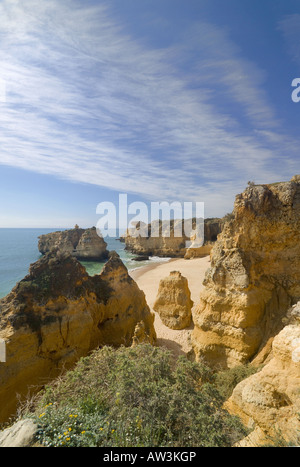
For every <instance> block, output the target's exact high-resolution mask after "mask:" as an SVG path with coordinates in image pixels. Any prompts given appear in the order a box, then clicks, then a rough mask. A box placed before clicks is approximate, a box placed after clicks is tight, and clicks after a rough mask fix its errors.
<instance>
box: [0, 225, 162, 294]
mask: <svg viewBox="0 0 300 467" xmlns="http://www.w3.org/2000/svg"><path fill="white" fill-rule="evenodd" d="M57 230H58V229H0V298H2V297H4V296H5V295H7V294H8V293H9V292H10V291H11V289H12V288H13V287H14V286H15V285H16V283H17V282H18V281H20V280H21V279H23V277H25V276H26V274H28V269H29V266H30V264H31V263H34V262H35V261H37V260H38V259H39V258H40V257H41V254H40V252H39V250H38V237H39V235H43V234H47V233H50V232H55V231H57ZM105 241H106V243H107V249H108V250H109V251H112V250H115V251H116V252H117V253H118V254H119V256H120V258H121V259H122V261H123V263H124V264H125V266H126V267H127V269H128V270H129V271H131V270H134V269H137V268H140V267H143V266H145V265H146V264H149V263H153V262H163V261H166V260H168V258H157V257H153V258H151V259H150V260H149V261H134V260H133V258H134V256H135V255H133V254H131V253H129V252H127V251H125V249H124V248H125V244H124V243H121V242H120V241H119V240H117V239H116V238H111V237H107V238H105ZM82 264H83V265H84V266H85V268H86V270H87V272H88V273H89V274H90V275H94V274H98V273H99V272H100V271H101V269H102V268H103V265H104V263H103V262H99V263H94V262H82Z"/></svg>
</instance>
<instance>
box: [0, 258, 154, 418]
mask: <svg viewBox="0 0 300 467" xmlns="http://www.w3.org/2000/svg"><path fill="white" fill-rule="evenodd" d="M141 322H142V323H143V327H144V333H145V335H147V336H148V339H149V341H150V342H151V343H155V340H156V334H155V330H154V327H153V322H154V315H153V313H151V312H150V309H149V307H148V305H147V303H146V300H145V295H144V293H143V292H142V291H141V290H140V289H139V288H138V286H137V284H136V283H135V282H134V280H133V279H132V278H131V277H130V276H129V275H128V271H127V269H126V267H125V266H124V264H123V263H122V261H121V260H120V258H119V257H118V255H117V254H116V253H115V254H111V255H110V259H109V260H108V262H107V263H106V264H105V266H104V268H103V270H102V272H101V274H99V275H96V276H93V277H91V276H89V275H88V274H87V272H86V270H85V268H84V267H83V266H82V265H81V264H80V263H79V262H78V261H77V260H76V259H75V258H73V257H72V256H71V255H70V254H68V253H62V252H61V251H60V250H56V251H52V252H50V253H47V254H46V255H45V256H43V257H42V258H41V259H40V260H39V261H37V262H36V263H34V264H32V265H31V267H30V270H29V274H28V275H27V276H26V277H25V278H24V279H23V280H21V281H20V282H19V283H18V284H17V285H16V286H15V287H14V289H13V290H12V291H11V293H10V294H8V295H7V296H6V297H5V298H3V299H2V300H0V338H2V339H4V340H5V342H6V363H1V364H0V381H1V385H0V401H1V404H0V422H3V421H5V420H6V419H7V417H8V416H9V415H11V414H12V413H14V411H15V409H16V404H17V394H20V395H21V396H22V397H24V396H27V393H28V392H29V391H30V389H31V388H33V387H35V386H36V388H37V389H38V388H39V387H40V386H42V385H43V384H45V383H46V382H47V381H48V380H49V379H51V378H54V377H56V376H57V375H58V374H59V373H60V372H61V371H62V369H67V368H68V367H70V366H71V365H73V364H74V363H75V362H76V361H77V360H78V359H79V357H81V356H84V355H87V354H88V352H89V351H91V350H92V349H95V348H97V347H99V346H102V345H112V346H119V345H131V344H132V340H133V336H134V333H135V329H136V325H137V323H141Z"/></svg>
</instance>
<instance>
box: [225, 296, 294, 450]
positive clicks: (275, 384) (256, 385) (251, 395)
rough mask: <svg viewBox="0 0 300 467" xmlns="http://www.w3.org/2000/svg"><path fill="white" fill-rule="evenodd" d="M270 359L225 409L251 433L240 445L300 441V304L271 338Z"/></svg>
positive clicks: (232, 398) (241, 386)
mask: <svg viewBox="0 0 300 467" xmlns="http://www.w3.org/2000/svg"><path fill="white" fill-rule="evenodd" d="M272 349H273V351H272V359H271V360H270V361H269V363H267V364H266V365H265V366H264V367H263V369H262V370H261V371H259V372H258V373H256V374H254V375H252V376H250V377H249V378H247V379H245V380H244V381H242V382H241V383H239V384H238V385H237V386H236V387H235V389H234V391H233V394H232V396H231V397H230V399H229V400H228V401H227V403H226V408H227V409H228V410H229V411H230V412H231V413H233V414H235V415H238V416H240V417H241V418H242V420H243V421H244V423H245V424H246V425H248V427H249V428H253V427H254V430H253V431H252V432H251V433H250V435H249V436H248V437H247V438H245V439H244V440H243V441H242V442H240V443H239V445H240V446H259V445H262V444H266V443H267V444H273V443H274V442H275V443H276V441H277V442H278V437H279V438H283V439H284V440H285V442H289V443H292V444H294V445H299V437H300V417H299V414H300V394H299V390H300V302H298V304H297V305H295V306H294V307H292V309H291V310H290V316H289V319H288V324H287V325H286V326H285V327H284V328H283V329H282V330H281V331H280V333H279V334H278V335H277V336H276V337H275V338H274V340H273V345H272Z"/></svg>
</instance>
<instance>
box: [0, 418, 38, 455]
mask: <svg viewBox="0 0 300 467" xmlns="http://www.w3.org/2000/svg"><path fill="white" fill-rule="evenodd" d="M37 432H38V426H37V424H36V423H34V421H33V420H31V419H30V418H25V419H24V420H19V421H18V422H16V423H15V424H13V425H12V426H10V427H9V428H6V429H5V430H3V431H2V432H0V448H28V447H32V446H33V445H34V444H35V435H36V434H37Z"/></svg>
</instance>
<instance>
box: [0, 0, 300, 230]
mask: <svg viewBox="0 0 300 467" xmlns="http://www.w3.org/2000/svg"><path fill="white" fill-rule="evenodd" d="M296 77H300V4H299V1H298V0H297V1H293V0H288V1H287V0H260V1H257V0H227V1H226V2H224V0H109V1H108V0H107V1H104V0H103V1H102V0H98V1H96V0H94V1H92V0H85V1H83V0H81V1H80V0H64V1H58V0H43V1H40V0H0V227H64V228H67V227H72V226H73V225H74V224H75V223H78V224H80V225H81V226H83V227H87V226H91V225H96V223H97V220H98V217H99V216H97V214H96V207H97V205H98V203H100V202H103V201H111V202H114V203H116V205H117V202H118V195H119V193H127V194H128V201H129V202H131V201H145V202H147V203H150V202H151V201H168V202H170V203H171V202H173V201H179V202H181V203H183V202H186V201H193V202H197V201H198V202H204V203H205V215H206V217H212V216H223V215H224V214H225V213H227V212H230V211H231V210H232V208H233V203H234V198H235V195H236V194H238V193H240V192H242V191H243V190H244V188H245V187H246V185H247V182H248V181H249V180H251V181H254V182H256V183H272V182H276V181H281V180H289V179H290V178H291V177H292V176H293V175H294V174H296V173H300V168H299V129H298V127H299V116H300V102H299V103H295V102H293V101H292V99H291V94H292V91H293V88H292V87H291V83H292V80H293V79H294V78H296Z"/></svg>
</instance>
